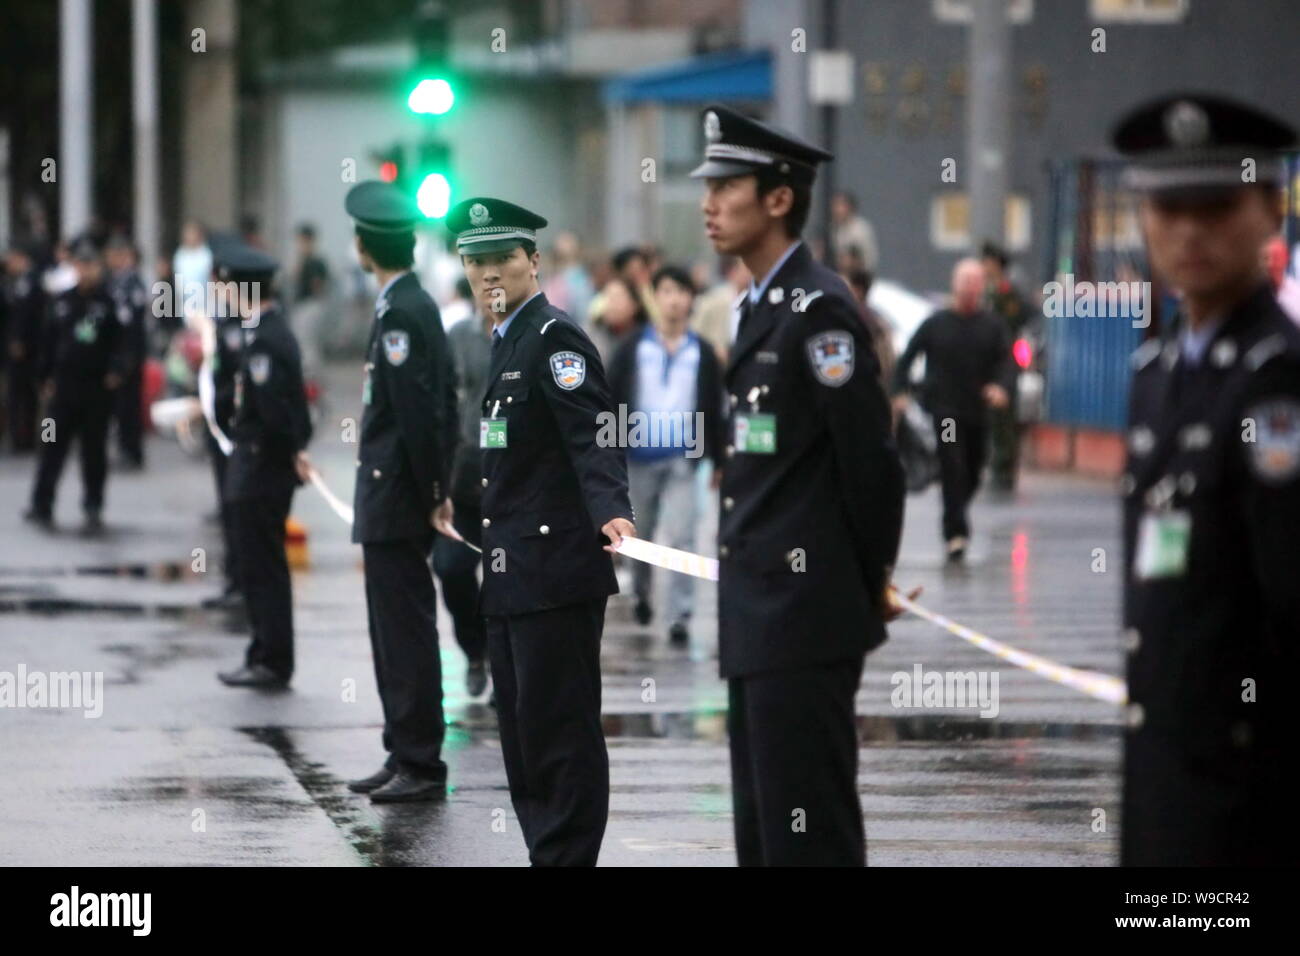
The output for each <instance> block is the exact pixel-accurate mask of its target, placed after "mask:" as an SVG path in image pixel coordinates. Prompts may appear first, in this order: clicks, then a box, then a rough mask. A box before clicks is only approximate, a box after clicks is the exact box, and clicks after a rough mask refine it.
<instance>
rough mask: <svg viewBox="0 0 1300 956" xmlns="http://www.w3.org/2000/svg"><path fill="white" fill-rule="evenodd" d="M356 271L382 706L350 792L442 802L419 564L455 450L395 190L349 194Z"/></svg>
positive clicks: (436, 686) (432, 629)
mask: <svg viewBox="0 0 1300 956" xmlns="http://www.w3.org/2000/svg"><path fill="white" fill-rule="evenodd" d="M345 205H346V208H347V212H348V215H349V216H351V217H352V218H353V219H354V220H355V221H356V247H357V253H358V255H359V256H360V259H361V264H362V266H363V268H365V269H366V270H367V271H369V272H373V273H374V274H375V278H376V279H378V281H379V285H380V289H379V297H378V299H377V300H376V301H375V320H374V324H373V325H372V326H371V330H370V344H369V348H368V350H367V354H366V377H365V383H364V385H363V387H362V402H363V403H364V405H365V411H364V413H363V415H362V419H361V447H360V449H359V451H358V458H357V484H356V500H355V515H356V517H355V523H354V524H353V526H352V540H353V542H354V543H356V544H360V545H361V549H362V555H363V558H364V563H365V579H366V605H367V608H368V609H369V613H370V644H371V648H372V650H373V653H374V659H375V679H376V681H377V683H378V685H379V697H380V699H381V701H382V702H383V706H384V734H383V744H384V749H385V750H386V751H388V757H387V759H386V760H385V762H384V765H383V766H382V767H380V769H379V770H378V771H376V772H375V773H374V774H371V775H370V776H368V777H364V778H361V779H359V780H354V781H352V782H351V783H350V784H349V788H350V789H351V790H352V791H353V792H354V793H368V794H370V799H371V800H372V801H373V802H375V803H399V802H413V801H420V800H433V799H439V798H442V797H444V796H446V793H447V765H446V764H445V763H444V762H443V760H442V741H443V728H444V722H443V712H442V661H441V658H440V657H439V652H438V627H437V594H436V591H435V589H434V584H433V572H432V570H431V569H430V567H429V561H428V555H429V550H430V547H431V546H432V544H433V536H434V530H433V529H434V524H433V522H434V514H435V512H436V511H438V510H439V509H440V508H445V509H448V510H449V508H450V505H448V504H446V502H447V494H448V491H449V480H448V479H449V475H450V471H451V461H452V456H453V454H454V453H455V450H456V436H457V431H456V426H457V418H456V381H455V375H454V372H453V370H452V366H451V357H450V354H449V352H448V349H447V337H446V335H445V334H444V332H443V328H442V318H441V316H440V315H439V314H438V307H437V306H436V305H435V304H434V302H433V300H432V299H431V298H429V295H428V293H426V292H425V291H424V289H422V288H421V287H420V280H419V279H418V278H416V276H415V274H414V273H413V272H412V271H411V266H412V263H413V256H414V250H415V224H416V222H417V221H419V220H420V219H421V218H422V217H421V215H420V212H419V210H418V209H417V208H416V207H415V203H414V202H412V201H411V199H410V198H409V197H407V196H406V195H405V194H404V193H402V192H401V190H399V189H398V188H397V187H395V186H392V185H389V184H386V183H380V182H373V181H372V182H365V183H359V184H358V185H356V186H354V187H353V188H352V189H351V190H350V191H349V192H348V195H347V199H346V203H345Z"/></svg>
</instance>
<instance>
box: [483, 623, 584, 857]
mask: <svg viewBox="0 0 1300 956" xmlns="http://www.w3.org/2000/svg"><path fill="white" fill-rule="evenodd" d="M604 627H605V598H601V599H600V600H598V601H589V602H586V603H582V604H571V605H568V606H566V607H557V608H550V609H548V610H545V611H534V612H533V613H531V614H516V615H510V616H495V615H492V616H489V617H488V618H487V646H488V657H489V659H490V660H491V662H492V681H493V684H494V685H495V686H496V695H497V721H498V724H499V726H500V730H501V754H502V757H503V758H504V759H505V765H506V780H507V781H508V783H509V784H510V800H511V802H512V803H513V804H514V808H515V814H516V815H517V816H518V817H519V826H520V827H521V828H522V830H523V833H524V843H525V845H527V847H528V858H529V859H530V860H531V861H532V863H533V865H534V866H595V865H596V858H597V857H598V856H599V855H600V843H601V840H603V839H604V836H605V822H606V820H607V818H608V817H609V755H608V753H607V752H606V750H605V734H604V732H603V730H602V729H601V725H600V635H601V631H602V630H604Z"/></svg>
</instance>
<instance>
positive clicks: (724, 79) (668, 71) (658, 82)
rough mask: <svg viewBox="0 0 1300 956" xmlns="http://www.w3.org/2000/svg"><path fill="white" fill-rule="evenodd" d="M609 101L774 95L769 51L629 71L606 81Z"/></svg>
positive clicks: (699, 100)
mask: <svg viewBox="0 0 1300 956" xmlns="http://www.w3.org/2000/svg"><path fill="white" fill-rule="evenodd" d="M602 95H603V96H604V99H605V102H606V103H645V102H657V103H704V102H708V101H712V100H719V101H722V102H726V101H735V100H770V99H771V98H772V56H771V54H770V53H768V51H767V50H753V51H750V50H746V51H742V52H739V53H714V54H711V55H709V56H700V57H695V58H694V59H691V60H685V61H683V62H681V63H673V64H670V65H668V66H657V67H655V68H654V69H650V70H642V71H640V72H638V73H627V74H624V75H623V76H620V77H616V78H615V79H612V80H609V81H607V82H606V83H605V86H604V89H603V90H602Z"/></svg>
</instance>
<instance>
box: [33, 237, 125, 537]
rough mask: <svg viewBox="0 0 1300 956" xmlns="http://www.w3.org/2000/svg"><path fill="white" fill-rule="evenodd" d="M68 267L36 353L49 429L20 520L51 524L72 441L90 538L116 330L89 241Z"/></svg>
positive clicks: (97, 523)
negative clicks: (72, 271)
mask: <svg viewBox="0 0 1300 956" xmlns="http://www.w3.org/2000/svg"><path fill="white" fill-rule="evenodd" d="M72 261H73V265H74V266H75V268H76V270H77V284H76V285H75V286H73V287H72V288H71V289H69V290H68V291H66V292H64V293H62V294H61V295H59V296H58V297H57V298H56V299H55V300H54V302H53V305H52V307H51V310H50V317H49V320H48V321H47V323H46V326H45V342H44V345H43V346H42V348H41V352H40V365H39V369H40V371H39V378H40V380H41V382H42V383H43V384H42V392H43V395H44V397H45V399H46V401H47V403H48V404H47V406H46V414H47V415H48V417H49V418H50V419H52V420H53V429H54V431H53V435H52V436H50V438H49V440H46V438H45V435H44V434H42V436H41V437H42V444H41V453H40V459H39V462H38V464H37V468H36V484H35V487H34V488H33V489H32V504H31V508H30V510H28V512H27V514H26V516H25V517H26V518H27V519H28V520H29V521H32V522H34V523H35V524H38V525H41V526H44V527H49V526H50V525H51V524H52V523H53V521H54V495H55V491H56V490H57V488H58V484H59V476H60V475H61V474H62V472H63V462H64V460H65V459H66V458H67V455H68V449H69V448H70V447H71V446H72V442H73V440H74V439H75V440H76V441H78V442H79V443H80V448H81V484H82V510H83V511H84V513H85V531H86V532H87V533H95V532H98V531H100V530H102V528H103V522H102V519H101V518H100V511H101V510H102V509H103V507H104V482H105V480H106V478H107V474H108V462H107V453H106V448H105V446H106V444H107V439H108V413H109V409H110V408H111V407H112V403H113V393H114V391H115V390H116V389H117V388H118V387H119V386H120V385H121V384H122V371H123V354H122V326H121V325H120V323H119V322H118V320H117V311H116V309H115V308H114V306H113V300H112V299H111V298H109V296H108V293H107V292H106V291H105V289H104V282H103V277H104V267H103V263H102V262H101V260H100V257H99V251H98V250H97V249H96V248H95V247H94V246H93V245H92V244H91V243H89V242H88V241H82V242H79V243H78V244H77V245H76V246H75V247H74V249H73V252H72Z"/></svg>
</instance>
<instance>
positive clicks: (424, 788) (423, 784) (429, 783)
mask: <svg viewBox="0 0 1300 956" xmlns="http://www.w3.org/2000/svg"><path fill="white" fill-rule="evenodd" d="M446 796H447V780H446V778H442V779H437V780H429V779H426V778H424V777H412V776H411V775H410V774H408V773H406V772H404V771H400V770H399V771H398V772H397V773H396V774H395V775H394V776H393V779H392V780H390V781H388V783H386V784H384V785H383V786H382V787H380V788H379V789H378V790H375V791H374V792H372V793H371V794H370V802H371V803H419V802H422V801H425V800H443V799H446Z"/></svg>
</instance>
